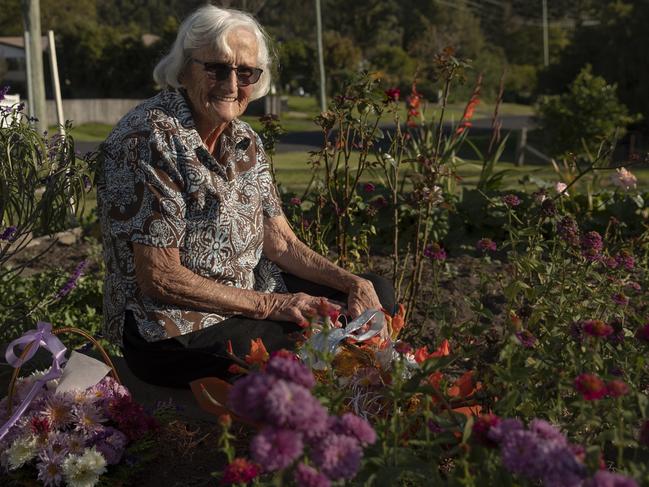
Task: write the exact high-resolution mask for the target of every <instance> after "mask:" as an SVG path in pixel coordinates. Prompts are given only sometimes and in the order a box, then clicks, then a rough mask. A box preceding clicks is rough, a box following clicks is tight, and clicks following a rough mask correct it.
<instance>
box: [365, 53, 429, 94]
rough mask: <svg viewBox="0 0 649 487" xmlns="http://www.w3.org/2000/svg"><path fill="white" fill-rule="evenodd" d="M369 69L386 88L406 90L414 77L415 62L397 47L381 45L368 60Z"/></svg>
mask: <svg viewBox="0 0 649 487" xmlns="http://www.w3.org/2000/svg"><path fill="white" fill-rule="evenodd" d="M369 62H370V67H371V69H372V70H373V71H376V73H377V76H378V77H379V78H381V79H382V80H383V81H384V82H385V84H386V85H387V86H397V87H399V88H401V90H404V91H405V90H406V89H407V88H408V87H409V85H410V83H411V82H412V79H413V78H414V76H415V72H416V69H417V62H416V60H415V59H413V58H411V57H410V55H409V54H408V53H407V52H406V51H404V50H403V49H401V48H400V47H397V46H390V45H387V44H381V45H379V46H377V47H376V49H375V50H374V52H373V53H372V54H371V55H370V58H369Z"/></svg>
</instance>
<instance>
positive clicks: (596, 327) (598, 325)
mask: <svg viewBox="0 0 649 487" xmlns="http://www.w3.org/2000/svg"><path fill="white" fill-rule="evenodd" d="M581 329H582V330H583V331H584V333H587V334H588V335H590V336H594V337H606V336H609V335H611V334H613V332H614V331H615V330H614V329H613V327H612V326H611V325H607V324H606V323H604V322H603V321H602V320H587V321H584V322H583V323H582V325H581Z"/></svg>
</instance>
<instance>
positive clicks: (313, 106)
mask: <svg viewBox="0 0 649 487" xmlns="http://www.w3.org/2000/svg"><path fill="white" fill-rule="evenodd" d="M493 108H494V107H493V105H489V104H486V105H482V104H480V105H478V107H477V108H476V111H475V115H474V117H475V118H490V117H491V116H492V114H493ZM463 111H464V104H461V103H455V104H451V105H449V106H448V108H447V112H446V116H445V119H446V120H447V121H449V122H452V123H457V122H458V121H459V120H460V118H461V117H462V113H463ZM318 113H320V106H319V103H318V101H317V100H316V98H314V97H299V96H289V97H288V110H287V111H286V112H284V113H283V114H282V116H281V121H282V126H283V127H284V130H286V131H287V132H308V131H314V130H318V127H317V126H316V125H315V123H314V122H313V118H314V117H315V116H316V115H317V114H318ZM423 113H424V115H425V116H426V117H427V118H435V117H438V116H439V113H438V107H437V106H436V105H434V104H430V105H428V106H426V105H425V106H424V108H423ZM500 114H501V115H531V114H532V107H530V106H528V105H519V104H515V103H503V104H502V105H501V108H500ZM406 116H407V109H406V106H405V103H404V104H401V106H400V109H399V118H400V119H401V120H406ZM241 118H242V120H244V121H245V122H248V123H249V124H250V125H251V126H252V128H253V129H254V130H257V131H258V130H260V129H261V123H260V122H259V117H256V116H247V115H244V116H243V117H241ZM385 121H386V123H389V122H390V121H391V120H390V119H388V118H387V117H386V119H385ZM112 128H113V126H112V125H110V124H105V123H100V122H92V123H84V124H81V125H79V126H73V128H72V130H71V132H70V133H71V135H72V136H73V137H74V138H75V140H78V141H80V142H101V141H102V140H104V139H105V138H106V136H107V135H108V133H109V132H110V131H111V129H112ZM49 130H50V132H51V133H54V132H56V130H57V128H56V126H52V127H49Z"/></svg>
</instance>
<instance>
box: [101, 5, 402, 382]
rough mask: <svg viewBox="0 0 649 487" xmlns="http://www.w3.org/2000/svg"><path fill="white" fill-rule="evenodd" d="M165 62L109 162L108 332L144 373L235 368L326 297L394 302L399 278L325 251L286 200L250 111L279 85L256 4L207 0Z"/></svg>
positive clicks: (163, 378)
mask: <svg viewBox="0 0 649 487" xmlns="http://www.w3.org/2000/svg"><path fill="white" fill-rule="evenodd" d="M125 75H126V73H125ZM153 75H154V78H155V80H156V82H157V83H158V84H159V85H160V86H161V87H162V88H163V90H162V91H161V92H160V93H159V94H158V95H156V96H154V97H153V98H151V99H149V100H147V101H145V102H143V103H142V104H140V105H139V106H137V107H136V108H134V109H133V110H132V111H131V112H129V113H128V114H127V115H126V116H125V117H124V118H123V119H122V120H121V121H120V122H119V123H118V124H117V126H116V127H115V129H114V130H113V131H112V132H111V134H110V135H109V137H108V139H107V140H106V141H105V142H104V144H103V145H102V147H101V158H100V161H101V163H100V170H99V172H98V208H99V213H100V219H101V225H102V233H103V239H104V259H105V262H106V281H105V291H104V292H105V294H104V318H105V325H106V332H107V334H108V336H110V337H112V338H113V339H114V340H115V341H117V342H118V343H119V344H121V345H122V346H123V351H124V356H125V358H126V361H127V363H128V365H129V367H130V368H131V370H132V371H133V373H134V374H135V375H137V376H138V377H140V378H141V379H142V380H145V381H147V382H151V383H154V384H159V385H168V386H176V387H184V386H187V384H188V382H190V381H192V380H194V379H196V378H199V377H204V376H221V377H226V378H227V377H228V366H229V365H230V364H231V362H230V361H229V360H228V358H227V357H228V354H227V350H228V346H229V344H231V346H232V349H233V351H234V353H235V354H236V355H238V356H244V355H245V354H247V353H249V347H250V340H251V339H256V338H261V339H262V340H263V342H264V344H265V345H266V347H267V349H268V350H269V351H272V350H275V349H279V348H286V347H291V346H293V344H294V340H295V338H296V336H298V334H299V332H300V331H301V329H302V328H301V327H303V326H304V324H305V323H306V322H307V321H308V319H309V317H310V316H313V315H315V314H316V311H317V309H319V308H318V307H319V306H323V305H324V306H326V307H329V308H330V309H334V310H337V311H341V312H343V313H345V314H347V315H348V316H350V317H352V318H353V317H356V316H358V315H359V314H360V313H361V312H363V311H364V310H366V309H370V308H371V309H375V308H381V307H383V308H385V309H388V310H390V311H392V309H393V308H394V292H393V290H392V289H391V287H390V286H389V284H387V281H385V280H382V279H380V278H377V277H376V276H371V275H370V276H368V279H371V280H368V279H365V278H362V277H358V276H356V275H353V274H350V273H349V272H347V271H345V270H343V269H341V268H340V267H338V266H336V265H334V264H333V263H331V262H329V261H328V260H326V259H325V258H323V257H322V256H320V255H318V254H316V253H315V252H313V251H312V250H311V249H309V248H308V247H307V246H305V245H304V244H303V243H302V242H301V241H300V240H298V239H297V237H296V236H295V234H294V233H293V231H292V230H291V228H290V226H289V225H288V223H287V221H286V219H285V217H284V215H283V213H282V207H281V202H280V199H279V197H278V193H277V190H276V188H275V187H274V185H273V180H272V177H271V174H270V172H269V167H268V162H267V159H266V156H265V154H264V150H263V147H262V144H261V140H260V138H259V137H258V136H257V134H256V133H255V132H254V131H253V130H252V129H251V128H250V126H249V125H247V124H246V123H244V122H242V121H240V120H239V119H238V117H239V116H241V114H242V113H243V112H244V111H245V109H246V107H247V106H248V103H249V102H250V101H251V100H255V99H257V98H260V97H262V96H264V95H265V94H266V93H267V92H268V89H269V85H270V55H269V49H268V45H267V38H266V35H265V34H264V32H263V30H262V29H261V27H260V26H259V25H258V23H257V22H256V21H255V20H254V19H253V18H252V17H251V16H249V15H248V14H246V13H243V12H239V11H235V10H226V9H221V8H217V7H214V6H204V7H201V8H200V9H198V10H197V11H195V12H194V13H193V14H191V15H190V16H189V17H188V18H187V19H186V20H185V21H184V22H183V23H182V24H181V26H180V28H179V31H178V36H177V38H176V41H175V43H174V45H173V47H172V48H171V52H170V53H169V54H168V55H167V56H166V57H164V58H163V59H162V60H161V61H160V63H159V64H158V65H157V66H156V68H155V70H154V73H153ZM377 294H378V295H377ZM379 296H380V298H379Z"/></svg>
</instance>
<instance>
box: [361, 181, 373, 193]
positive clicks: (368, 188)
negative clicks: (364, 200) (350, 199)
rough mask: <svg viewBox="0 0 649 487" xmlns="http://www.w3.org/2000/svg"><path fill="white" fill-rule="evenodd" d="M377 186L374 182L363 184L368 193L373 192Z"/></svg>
mask: <svg viewBox="0 0 649 487" xmlns="http://www.w3.org/2000/svg"><path fill="white" fill-rule="evenodd" d="M375 189H376V187H375V186H374V185H373V184H372V183H365V185H364V186H363V191H365V192H366V193H373V192H374V190H375Z"/></svg>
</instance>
